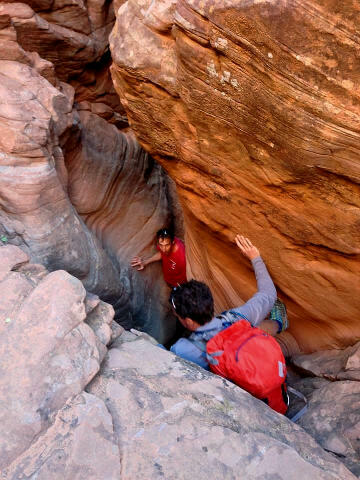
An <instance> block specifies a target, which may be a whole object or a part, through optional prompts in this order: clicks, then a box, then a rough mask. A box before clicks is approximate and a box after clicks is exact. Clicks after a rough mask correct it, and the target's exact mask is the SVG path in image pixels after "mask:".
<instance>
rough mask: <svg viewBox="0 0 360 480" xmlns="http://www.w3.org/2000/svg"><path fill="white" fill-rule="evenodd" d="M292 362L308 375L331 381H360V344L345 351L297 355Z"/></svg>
mask: <svg viewBox="0 0 360 480" xmlns="http://www.w3.org/2000/svg"><path fill="white" fill-rule="evenodd" d="M291 361H292V363H293V364H294V365H295V366H296V367H297V368H299V369H301V370H302V371H303V372H304V373H305V374H306V375H309V374H310V375H315V376H316V377H323V378H327V379H329V380H357V381H360V342H358V343H356V344H355V345H353V346H352V347H348V348H345V349H344V350H324V351H322V352H316V353H312V354H311V355H297V356H295V357H293V358H292V359H291Z"/></svg>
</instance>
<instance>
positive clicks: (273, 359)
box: [206, 320, 288, 414]
mask: <svg viewBox="0 0 360 480" xmlns="http://www.w3.org/2000/svg"><path fill="white" fill-rule="evenodd" d="M206 352H207V358H208V361H209V364H210V369H211V371H212V372H214V373H217V374H218V375H221V376H222V377H224V378H227V379H228V380H231V381H232V382H234V383H236V385H238V386H239V387H241V388H243V389H244V390H246V391H248V392H249V393H251V394H252V395H253V396H254V397H256V398H259V399H260V400H263V401H264V402H266V403H267V404H268V405H269V407H271V408H273V409H274V410H276V411H277V412H279V413H282V414H285V413H286V411H287V408H288V396H287V391H286V384H285V379H286V364H285V359H284V355H283V353H282V351H281V348H280V346H279V344H278V343H277V342H276V340H275V339H274V338H273V337H272V336H270V335H268V334H267V333H266V332H264V331H263V330H261V329H260V328H256V327H252V326H251V324H250V323H249V322H248V321H247V320H240V321H237V322H236V323H234V324H233V325H231V326H230V327H228V328H226V329H225V330H222V331H221V332H219V333H218V334H216V335H215V336H214V337H213V338H211V339H210V340H209V341H208V342H207V345H206Z"/></svg>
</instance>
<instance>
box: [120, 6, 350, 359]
mask: <svg viewBox="0 0 360 480" xmlns="http://www.w3.org/2000/svg"><path fill="white" fill-rule="evenodd" d="M116 15H117V22H116V25H115V28H114V30H113V33H112V35H111V50H112V55H113V60H114V65H113V70H112V72H113V79H114V82H115V87H116V89H117V91H118V92H119V95H120V97H121V100H122V103H123V104H124V106H125V107H126V110H127V113H128V117H129V120H130V123H131V126H132V128H133V129H134V130H135V131H136V134H137V137H138V138H139V139H140V142H141V143H142V144H143V145H144V146H145V148H146V149H147V150H148V151H149V152H150V153H151V154H152V155H153V156H155V157H156V158H157V159H159V161H160V162H161V163H162V164H163V165H164V166H165V168H166V169H167V171H168V172H169V174H170V176H171V177H172V178H173V179H174V180H175V182H176V184H177V188H178V192H179V195H180V198H181V202H182V205H183V208H184V212H185V223H186V227H187V252H188V257H189V263H190V266H191V269H192V272H193V274H194V275H195V276H196V277H197V278H199V279H204V280H206V281H207V282H208V283H210V286H211V287H212V289H213V291H214V292H215V295H216V299H217V307H218V309H219V310H220V309H221V308H224V307H229V306H230V305H234V304H239V303H241V302H242V301H243V300H245V299H246V298H247V297H248V296H249V295H250V294H251V293H253V291H254V282H253V281H252V280H250V278H251V273H250V272H249V269H248V267H247V266H246V265H245V264H244V263H243V261H242V259H241V258H239V255H238V253H237V252H236V250H235V247H234V243H233V238H234V235H235V233H237V232H241V233H244V234H245V235H247V236H249V237H250V238H251V239H252V240H253V242H254V243H255V244H256V245H258V246H259V247H260V250H261V253H262V255H263V257H264V259H265V260H266V263H267V265H268V266H269V270H270V272H271V274H272V276H273V278H274V280H275V282H276V285H277V288H278V292H279V295H280V297H281V298H283V299H285V300H286V303H287V305H288V309H289V314H290V315H289V316H290V322H291V327H290V332H291V333H292V334H293V335H294V337H295V338H296V340H297V342H298V343H299V345H300V348H301V349H302V350H303V351H313V350H316V349H319V348H329V347H339V346H344V345H348V344H352V343H354V342H355V341H356V340H358V339H359V338H360V327H359V322H358V319H359V311H360V295H359V293H360V292H359V288H360V282H359V271H360V268H359V253H360V247H359V245H360V234H359V232H360V229H359V225H360V208H359V207H360V200H359V198H360V196H359V182H360V166H359V120H360V115H359V112H360V108H359V93H360V92H359V84H358V76H359V62H358V61H357V59H358V58H359V54H360V46H359V38H358V34H357V26H358V24H359V20H360V10H359V6H358V5H357V3H356V2H345V3H344V2H341V3H339V2H334V1H332V0H317V1H314V2H301V3H299V2H297V1H295V0H281V1H278V0H264V1H255V0H232V1H224V2H217V1H215V0H201V1H200V0H164V1H150V0H142V1H141V2H139V1H135V0H128V1H127V2H126V3H125V4H123V5H122V6H121V7H120V8H119V9H118V10H117V11H116Z"/></svg>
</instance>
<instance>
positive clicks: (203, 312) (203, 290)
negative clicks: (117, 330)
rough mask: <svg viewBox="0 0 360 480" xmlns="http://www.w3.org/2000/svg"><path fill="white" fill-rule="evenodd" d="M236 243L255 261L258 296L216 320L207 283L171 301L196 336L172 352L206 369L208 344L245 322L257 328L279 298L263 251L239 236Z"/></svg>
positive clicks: (189, 286)
mask: <svg viewBox="0 0 360 480" xmlns="http://www.w3.org/2000/svg"><path fill="white" fill-rule="evenodd" d="M235 242H236V245H237V246H238V248H239V250H240V251H241V253H242V254H243V255H244V256H245V257H247V258H248V259H249V260H250V261H251V263H252V266H253V268H254V271H255V276H256V282H257V292H256V293H255V294H254V295H253V296H252V297H251V298H250V299H249V300H248V301H247V302H246V303H244V305H242V306H241V307H236V308H232V309H231V310H227V311H225V312H223V313H221V314H220V315H218V316H216V317H214V301H213V297H212V294H211V291H210V289H209V287H208V286H207V285H206V284H205V283H203V282H198V281H196V280H190V281H189V282H187V283H184V284H182V285H181V286H180V287H176V288H174V289H173V290H172V292H171V294H170V299H169V300H170V303H171V305H172V308H173V311H174V313H175V315H176V316H177V317H178V319H179V321H180V322H181V323H182V324H183V326H184V327H185V328H187V329H188V330H190V331H191V332H192V333H191V334H190V336H189V337H188V338H180V339H179V340H178V341H177V342H176V343H174V345H172V346H171V348H170V350H171V351H172V352H173V353H175V354H176V355H178V356H180V357H182V358H184V359H186V360H190V361H191V362H194V363H196V364H197V365H199V366H201V367H203V368H206V369H209V366H208V362H207V360H206V352H205V349H206V348H204V346H205V347H206V343H207V342H208V341H209V340H210V339H211V338H212V337H213V336H214V335H216V334H217V333H219V332H220V331H221V330H223V329H225V328H227V327H229V326H230V325H232V324H233V323H234V322H236V321H238V320H241V319H245V320H247V321H248V322H250V323H251V325H252V326H254V327H255V326H259V325H260V323H261V322H262V321H263V320H265V319H266V318H267V316H268V315H269V313H270V311H271V309H272V308H273V306H274V304H275V301H276V297H277V294H276V289H275V286H274V283H273V281H272V279H271V277H270V275H269V272H268V271H267V268H266V266H265V263H264V262H263V260H262V258H261V256H260V252H259V250H258V249H257V248H256V247H255V246H254V245H253V244H252V243H251V241H250V240H249V239H248V238H246V237H243V236H241V235H236V237H235ZM260 327H261V326H260ZM284 327H285V326H284V325H281V324H280V325H276V327H275V331H276V330H277V331H278V332H279V331H282V330H283V329H284ZM201 343H202V344H203V346H202V345H201Z"/></svg>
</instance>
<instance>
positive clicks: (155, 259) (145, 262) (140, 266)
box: [130, 252, 161, 270]
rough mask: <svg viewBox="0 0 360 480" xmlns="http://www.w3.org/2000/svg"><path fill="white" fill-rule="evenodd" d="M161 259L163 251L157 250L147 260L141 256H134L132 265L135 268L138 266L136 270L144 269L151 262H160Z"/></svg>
mask: <svg viewBox="0 0 360 480" xmlns="http://www.w3.org/2000/svg"><path fill="white" fill-rule="evenodd" d="M159 260H161V252H156V253H154V255H152V256H151V257H149V258H148V259H146V260H143V259H142V258H141V257H134V258H133V259H132V260H131V264H130V265H131V266H132V267H134V268H135V267H138V268H137V269H136V270H144V268H145V267H146V266H147V265H149V263H153V262H158V261H159Z"/></svg>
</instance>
